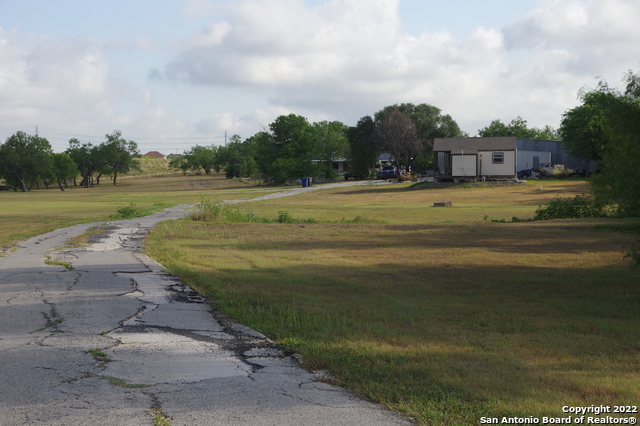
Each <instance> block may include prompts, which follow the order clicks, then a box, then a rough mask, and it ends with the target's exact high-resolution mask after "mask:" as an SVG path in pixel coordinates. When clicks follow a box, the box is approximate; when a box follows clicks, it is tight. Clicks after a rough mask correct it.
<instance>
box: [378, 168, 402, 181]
mask: <svg viewBox="0 0 640 426" xmlns="http://www.w3.org/2000/svg"><path fill="white" fill-rule="evenodd" d="M397 177H398V168H397V167H396V166H384V167H383V168H382V170H381V171H380V173H378V179H395V178H397Z"/></svg>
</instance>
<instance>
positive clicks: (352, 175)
mask: <svg viewBox="0 0 640 426" xmlns="http://www.w3.org/2000/svg"><path fill="white" fill-rule="evenodd" d="M350 178H351V179H364V175H363V174H362V173H345V174H344V180H349V179H350Z"/></svg>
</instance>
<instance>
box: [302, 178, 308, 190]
mask: <svg viewBox="0 0 640 426" xmlns="http://www.w3.org/2000/svg"><path fill="white" fill-rule="evenodd" d="M301 180H302V187H303V188H308V187H309V178H306V177H304V178H302V179H301Z"/></svg>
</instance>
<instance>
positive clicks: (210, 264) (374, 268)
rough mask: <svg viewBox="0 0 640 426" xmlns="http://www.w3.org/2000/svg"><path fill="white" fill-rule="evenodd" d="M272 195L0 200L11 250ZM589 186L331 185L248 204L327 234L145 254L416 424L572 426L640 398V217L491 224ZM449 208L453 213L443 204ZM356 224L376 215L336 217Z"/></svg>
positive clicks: (190, 185) (179, 245) (161, 234)
mask: <svg viewBox="0 0 640 426" xmlns="http://www.w3.org/2000/svg"><path fill="white" fill-rule="evenodd" d="M268 189H272V188H268ZM264 190H265V188H264V187H253V186H249V185H246V184H243V183H239V182H237V181H235V180H232V181H229V180H225V179H224V178H223V177H222V175H216V176H211V177H194V176H191V177H182V176H174V177H163V178H157V179H146V178H130V179H124V180H123V181H122V186H121V185H118V186H117V187H115V188H114V187H113V186H112V185H108V184H104V185H101V186H100V187H99V188H93V189H89V190H85V189H73V190H70V191H67V192H65V193H61V192H60V191H58V190H55V191H54V190H46V191H45V190H41V191H34V192H32V193H28V194H20V193H7V192H3V193H0V203H1V205H2V206H3V209H2V211H0V219H1V221H0V224H1V225H0V242H2V244H5V245H10V244H12V243H15V241H16V240H17V239H19V238H26V236H30V235H34V234H35V233H39V232H44V231H45V230H48V229H49V228H55V227H57V226H62V225H65V224H71V223H79V222H82V221H99V220H104V219H105V218H106V217H107V216H108V215H109V214H112V213H114V212H115V211H116V209H117V208H118V207H120V206H123V205H127V204H129V203H130V202H134V203H136V204H138V206H139V207H140V208H141V209H145V210H154V209H160V208H163V207H166V206H168V205H174V204H183V203H196V202H198V201H199V200H200V199H201V198H202V197H203V196H205V197H209V198H211V199H216V198H217V199H221V200H224V199H233V198H253V197H255V196H257V195H261V194H262V193H264V192H263V191H264ZM587 191H588V185H587V183H586V182H583V181H572V180H558V181H542V182H536V183H535V184H531V185H514V186H503V187H481V188H475V187H471V186H467V187H447V186H436V185H426V186H425V185H423V186H415V185H414V186H412V185H411V184H393V185H386V186H379V187H373V186H367V187H353V188H342V189H332V190H321V191H317V192H314V193H308V194H304V195H300V196H295V197H286V198H283V199H277V200H271V201H259V202H252V203H248V204H242V205H240V206H239V208H240V209H241V210H242V211H243V212H245V213H246V212H249V211H251V212H252V213H253V214H254V215H255V216H260V217H266V218H276V217H278V215H279V214H281V212H287V213H288V214H289V215H290V216H292V217H294V218H315V219H317V220H318V221H319V223H304V224H296V223H224V222H219V223H203V222H196V221H192V220H189V219H185V220H178V221H169V222H164V223H162V224H160V225H159V226H158V227H157V228H156V229H155V230H154V231H152V232H151V234H150V235H149V238H148V240H147V245H146V249H145V250H146V252H147V253H148V254H149V255H150V256H152V257H153V258H154V259H156V260H158V261H159V262H160V263H162V264H163V265H164V266H165V267H167V268H168V269H169V270H171V271H172V272H173V273H174V274H176V275H177V276H179V277H180V278H181V279H182V280H184V281H185V282H186V283H188V284H189V285H191V286H192V287H194V288H196V289H197V290H198V291H200V292H201V293H202V294H204V295H207V296H209V297H211V300H210V301H211V304H212V306H214V307H215V308H217V309H220V310H222V311H223V312H225V313H226V314H227V315H230V316H232V317H234V318H236V319H237V320H239V321H241V322H243V323H245V324H246V325H248V326H250V327H253V328H255V329H257V330H259V331H261V332H263V333H264V334H266V335H267V336H269V337H271V338H272V339H274V340H276V341H278V342H280V343H281V344H284V345H286V346H289V347H291V348H293V349H295V350H296V351H297V352H298V353H300V354H302V355H303V359H304V365H305V366H306V367H307V368H309V369H312V370H325V371H327V372H328V373H329V375H328V376H327V378H326V380H327V381H329V382H331V383H336V384H341V385H343V386H346V387H348V388H349V389H351V390H353V391H354V392H356V393H357V394H359V395H362V396H363V397H366V398H368V399H370V400H373V401H377V402H380V403H382V404H385V405H387V406H388V407H390V408H392V409H394V410H397V411H399V412H401V413H403V414H404V415H406V416H408V417H411V418H414V419H416V420H417V421H418V423H420V424H425V425H475V424H479V421H480V418H481V417H502V416H507V417H514V416H520V417H529V416H537V417H541V416H551V417H567V415H566V414H565V413H563V412H562V411H561V408H562V407H563V406H565V405H569V406H590V405H592V404H593V405H609V406H613V405H638V402H639V401H640V315H639V314H640V286H639V283H640V274H639V273H638V271H636V270H633V269H631V268H630V267H629V266H628V264H627V262H626V261H625V260H624V259H623V248H622V247H623V246H624V245H626V244H629V242H630V241H632V240H633V239H634V238H635V236H636V235H637V229H638V220H637V219H636V220H632V219H625V220H619V219H598V220H593V219H592V220H586V219H585V220H574V219H572V220H554V221H547V222H522V223H493V222H491V219H507V220H509V219H511V218H512V217H513V216H517V217H520V218H527V217H532V216H533V213H534V211H535V209H536V208H537V207H538V206H539V205H542V204H544V203H546V202H548V201H549V200H551V199H553V198H554V197H556V196H562V197H567V196H570V197H573V196H575V195H578V194H582V193H585V192H587ZM444 201H451V202H453V207H450V208H435V207H432V206H433V203H436V202H444ZM356 216H360V217H361V218H366V219H368V220H365V221H363V222H362V223H341V222H340V221H341V219H343V218H344V219H347V220H351V219H354V218H355V217H356ZM612 227H619V228H620V229H629V230H634V229H635V231H636V233H635V234H634V233H631V232H619V231H616V230H614V229H612Z"/></svg>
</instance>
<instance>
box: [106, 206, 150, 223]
mask: <svg viewBox="0 0 640 426" xmlns="http://www.w3.org/2000/svg"><path fill="white" fill-rule="evenodd" d="M142 214H143V213H142V211H141V210H140V209H138V207H137V206H136V205H135V204H134V203H129V205H128V206H124V207H120V208H119V209H118V210H116V214H112V215H109V218H110V219H133V218H134V217H138V216H142Z"/></svg>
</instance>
